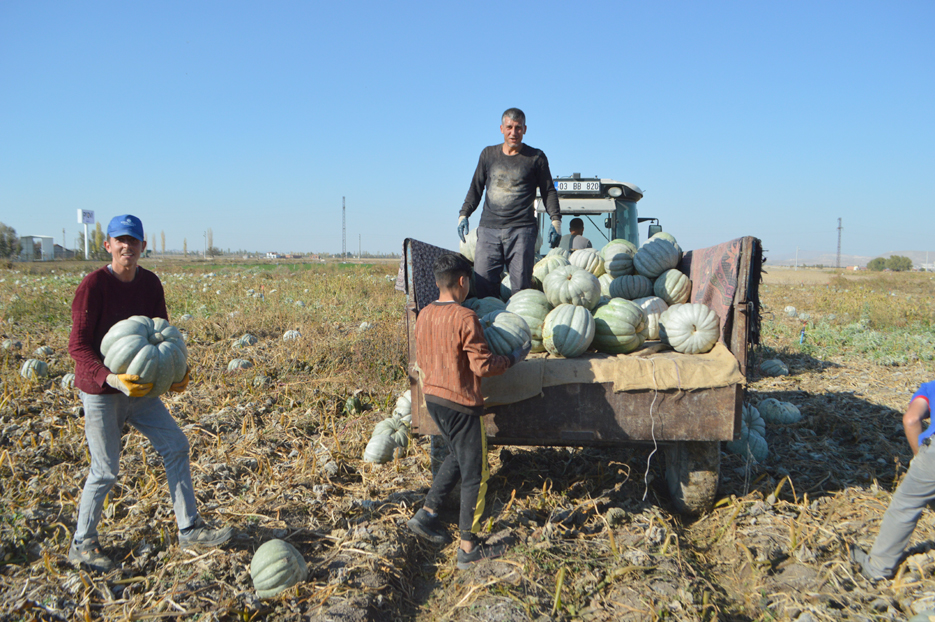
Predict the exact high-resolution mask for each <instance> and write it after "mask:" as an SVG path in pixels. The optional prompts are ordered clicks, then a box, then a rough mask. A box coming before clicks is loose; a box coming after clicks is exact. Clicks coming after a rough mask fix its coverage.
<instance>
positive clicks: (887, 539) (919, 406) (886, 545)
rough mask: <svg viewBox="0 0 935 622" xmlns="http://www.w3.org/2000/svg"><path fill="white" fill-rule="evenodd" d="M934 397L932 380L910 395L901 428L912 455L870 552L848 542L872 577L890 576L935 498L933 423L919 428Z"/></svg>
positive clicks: (862, 568)
mask: <svg viewBox="0 0 935 622" xmlns="http://www.w3.org/2000/svg"><path fill="white" fill-rule="evenodd" d="M933 399H935V381H932V382H926V383H925V384H923V385H922V386H921V387H919V390H918V391H916V392H915V394H914V395H913V396H912V399H911V400H910V401H909V408H907V409H906V412H905V414H904V415H903V430H904V431H905V433H906V440H907V441H908V442H909V447H910V448H911V449H912V454H913V458H912V462H910V463H909V471H908V472H907V473H906V476H905V477H904V478H903V481H902V483H900V484H899V487H898V488H897V489H896V492H895V493H894V494H893V498H892V500H890V505H889V507H888V508H886V513H885V514H884V515H883V522H882V523H881V524H880V532H879V533H878V534H877V538H876V541H875V542H874V543H873V548H871V549H870V554H869V555H868V554H867V553H866V552H865V551H864V550H863V549H861V548H860V547H858V546H856V545H851V559H852V560H853V561H854V562H856V563H857V564H859V565H860V569H861V573H862V574H863V575H864V576H865V577H867V578H868V579H871V580H873V581H878V580H881V579H890V578H892V577H893V575H894V574H895V572H896V567H897V566H898V565H899V562H900V560H901V558H902V556H903V553H904V551H905V550H906V545H907V544H908V543H909V537H910V536H911V535H912V532H913V531H914V530H915V528H916V524H917V523H918V522H919V517H921V516H922V510H923V508H925V506H926V505H928V504H929V503H931V502H932V501H935V447H933V446H932V441H933V438H935V425H933V424H932V423H929V426H928V428H927V429H926V430H925V431H924V432H923V431H922V420H923V419H926V418H929V415H930V413H931V402H932V400H933Z"/></svg>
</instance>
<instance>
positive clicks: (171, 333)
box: [101, 315, 188, 397]
mask: <svg viewBox="0 0 935 622" xmlns="http://www.w3.org/2000/svg"><path fill="white" fill-rule="evenodd" d="M101 354H103V355H104V366H105V367H107V369H109V370H110V371H111V373H114V374H131V375H137V376H139V377H140V380H139V382H140V383H141V384H145V383H152V384H153V388H152V390H151V391H150V392H149V393H148V394H147V397H155V396H157V395H162V394H163V393H166V392H167V391H168V390H169V387H170V386H171V385H172V384H173V383H176V382H180V381H181V380H182V379H183V378H184V377H185V372H186V370H187V369H188V348H186V347H185V339H184V337H183V336H182V333H181V332H179V329H177V328H176V327H174V326H172V325H170V324H169V322H168V321H166V320H165V319H163V318H160V317H157V318H148V317H145V316H143V315H134V316H132V317H130V318H128V319H126V320H122V321H120V322H117V323H116V324H114V325H113V326H112V327H111V328H110V330H109V331H107V334H106V335H104V339H103V340H102V341H101Z"/></svg>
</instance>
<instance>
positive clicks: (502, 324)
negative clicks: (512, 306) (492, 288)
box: [480, 310, 532, 356]
mask: <svg viewBox="0 0 935 622" xmlns="http://www.w3.org/2000/svg"><path fill="white" fill-rule="evenodd" d="M480 325H481V328H482V329H483V331H484V339H486V340H487V345H488V347H490V351H491V352H493V353H494V354H500V355H504V356H505V355H507V354H509V353H511V352H513V351H514V350H516V349H518V348H521V347H522V346H523V344H524V343H526V342H527V341H531V340H532V332H531V331H530V330H529V325H528V324H526V320H524V319H523V318H522V317H521V316H519V315H517V314H516V313H510V312H509V311H506V310H497V311H491V312H490V313H488V314H487V315H485V316H484V317H482V318H480Z"/></svg>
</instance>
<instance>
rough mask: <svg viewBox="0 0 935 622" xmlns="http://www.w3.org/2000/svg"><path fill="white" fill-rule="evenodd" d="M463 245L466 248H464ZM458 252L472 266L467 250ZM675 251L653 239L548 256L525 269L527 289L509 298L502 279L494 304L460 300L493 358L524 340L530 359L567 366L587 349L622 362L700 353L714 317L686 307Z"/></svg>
mask: <svg viewBox="0 0 935 622" xmlns="http://www.w3.org/2000/svg"><path fill="white" fill-rule="evenodd" d="M469 242H470V240H469ZM469 242H468V243H467V244H463V245H462V248H461V251H462V254H465V256H467V258H468V259H473V248H472V247H471V245H470V243H469ZM681 259H682V249H681V248H680V247H679V245H678V242H676V240H675V238H674V237H672V236H671V235H670V234H668V233H665V232H661V233H657V234H656V235H654V236H652V237H651V238H649V239H648V240H646V241H645V242H644V243H643V244H642V245H641V246H640V247H639V248H637V247H636V246H635V245H633V244H632V243H631V242H629V241H627V240H612V241H610V242H608V243H607V245H606V246H604V247H603V248H602V249H601V250H600V251H597V250H594V249H590V248H588V249H581V250H577V251H574V252H572V253H569V252H568V251H566V250H563V249H557V248H556V249H552V250H551V251H550V252H549V254H548V255H546V256H545V257H543V258H542V259H541V260H540V261H538V262H537V263H536V265H535V266H534V268H533V287H534V289H526V290H522V291H520V292H516V293H515V294H514V293H513V292H511V291H510V281H509V276H506V277H504V279H503V282H502V283H501V287H500V294H501V295H500V298H494V297H488V298H468V299H467V300H466V301H465V302H464V305H465V306H467V307H469V308H471V309H473V310H474V312H475V313H477V315H478V317H479V318H480V320H481V325H482V326H483V328H484V336H485V337H486V338H487V343H488V345H489V346H490V349H491V350H492V351H493V352H494V353H496V354H509V353H510V352H512V351H513V350H515V349H516V348H518V347H520V345H521V344H522V343H523V342H525V341H526V340H531V341H532V352H546V351H547V352H549V353H550V354H552V355H554V356H561V357H565V358H573V357H576V356H580V355H581V354H583V353H584V352H585V351H586V350H588V349H589V348H592V347H593V348H594V349H596V350H597V351H599V352H606V353H609V354H626V353H628V352H632V351H634V350H636V349H637V348H639V347H640V346H641V345H642V344H643V343H644V342H645V341H647V340H661V341H663V342H664V343H666V344H667V345H669V346H671V347H672V348H673V349H674V350H676V351H678V352H682V353H685V354H700V353H704V352H708V351H710V350H711V348H713V347H714V344H715V343H717V340H718V338H719V337H720V323H719V321H718V317H717V314H716V313H715V312H714V311H713V310H712V309H710V308H709V307H707V306H706V305H702V304H691V303H688V300H689V298H690V296H691V288H692V284H691V281H690V280H689V278H688V277H687V276H686V275H685V274H683V273H682V272H681V271H680V270H679V269H678V265H679V263H680V262H681Z"/></svg>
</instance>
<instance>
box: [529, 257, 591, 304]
mask: <svg viewBox="0 0 935 622" xmlns="http://www.w3.org/2000/svg"><path fill="white" fill-rule="evenodd" d="M542 287H543V290H544V291H545V296H546V298H548V300H549V302H550V303H551V304H552V306H553V307H557V306H558V305H560V304H573V305H578V306H581V307H584V308H586V309H592V308H593V307H594V306H595V305H596V304H597V301H598V300H600V298H601V283H600V281H598V280H597V277H596V276H594V275H593V274H591V273H590V272H588V271H587V270H582V269H581V268H579V267H577V266H564V267H562V268H558V269H556V270H553V271H552V272H550V273H549V275H548V276H547V277H545V281H543V282H542Z"/></svg>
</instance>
